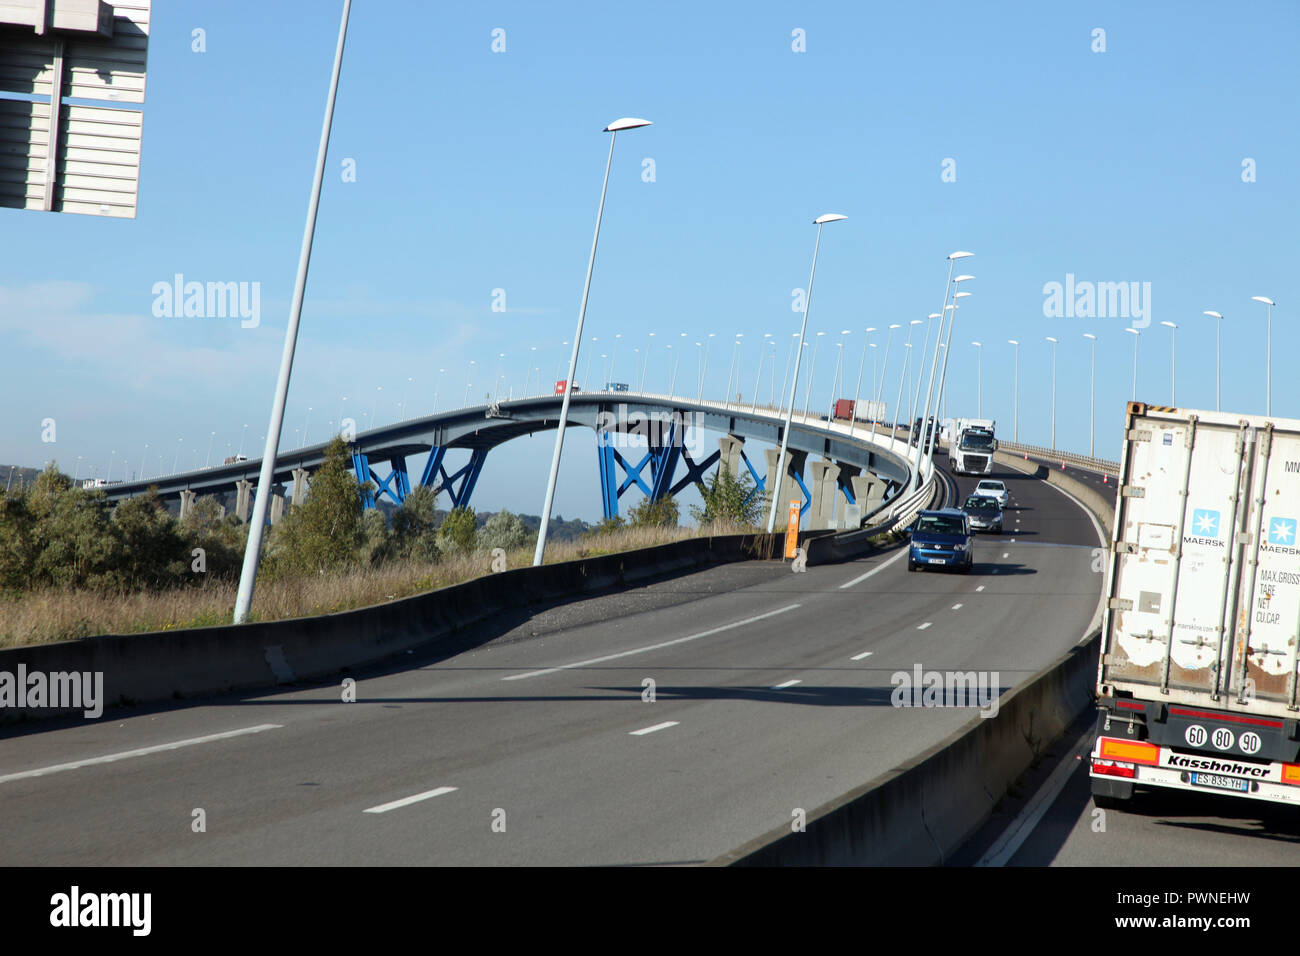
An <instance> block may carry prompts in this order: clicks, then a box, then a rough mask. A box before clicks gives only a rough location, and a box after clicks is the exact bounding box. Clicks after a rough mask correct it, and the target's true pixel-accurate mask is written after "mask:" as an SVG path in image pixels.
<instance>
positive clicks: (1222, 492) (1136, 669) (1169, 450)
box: [1091, 402, 1300, 805]
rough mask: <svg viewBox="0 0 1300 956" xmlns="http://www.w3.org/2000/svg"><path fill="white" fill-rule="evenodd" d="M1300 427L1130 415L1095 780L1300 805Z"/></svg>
mask: <svg viewBox="0 0 1300 956" xmlns="http://www.w3.org/2000/svg"><path fill="white" fill-rule="evenodd" d="M1298 524H1300V421H1296V420H1292V419H1278V418H1265V417H1263V416H1251V415H1234V414H1229V413H1220V412H1209V411H1192V410H1188V409H1181V408H1170V407H1167V406H1157V405H1145V404H1142V403H1140V402H1132V403H1130V404H1129V406H1128V411H1127V420H1126V423H1125V440H1124V450H1123V459H1122V463H1121V467H1120V478H1119V482H1118V488H1117V498H1116V508H1115V525H1114V528H1113V534H1112V538H1111V547H1110V551H1109V555H1108V559H1109V560H1108V567H1107V578H1106V599H1107V603H1106V608H1105V616H1104V618H1103V625H1102V644H1101V661H1100V667H1099V671H1098V684H1097V694H1098V704H1099V707H1100V714H1099V724H1098V735H1097V741H1096V743H1095V744H1094V747H1093V754H1092V764H1091V777H1092V784H1093V793H1094V796H1095V797H1097V798H1100V799H1098V801H1097V802H1098V803H1099V804H1100V803H1105V802H1106V801H1107V800H1109V801H1111V802H1114V801H1116V800H1123V799H1125V798H1127V797H1129V796H1131V795H1132V793H1133V790H1134V786H1135V785H1136V786H1139V787H1146V786H1151V787H1173V788H1176V789H1184V790H1209V791H1215V792H1219V793H1225V794H1231V795H1237V796H1244V797H1253V798H1256V799H1262V800H1272V801H1276V802H1282V803H1291V804H1296V805H1300V709H1298V708H1297V648H1298V647H1300V640H1298V637H1297V635H1298V632H1300V542H1298V541H1297V526H1298Z"/></svg>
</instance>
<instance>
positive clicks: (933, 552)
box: [907, 508, 975, 571]
mask: <svg viewBox="0 0 1300 956" xmlns="http://www.w3.org/2000/svg"><path fill="white" fill-rule="evenodd" d="M908 530H909V531H911V533H912V543H911V545H910V546H909V550H908V554H907V570H909V571H915V570H916V569H917V568H918V567H931V566H936V567H945V568H957V569H958V570H959V571H969V570H970V569H971V568H972V567H974V566H975V553H974V550H973V548H974V540H975V539H974V537H973V536H972V534H971V529H970V519H969V518H968V517H967V516H966V514H965V513H964V512H962V511H960V510H958V509H957V508H944V509H942V510H940V511H921V512H918V513H917V516H916V521H914V522H913V523H912V526H911V527H910V528H909V529H908Z"/></svg>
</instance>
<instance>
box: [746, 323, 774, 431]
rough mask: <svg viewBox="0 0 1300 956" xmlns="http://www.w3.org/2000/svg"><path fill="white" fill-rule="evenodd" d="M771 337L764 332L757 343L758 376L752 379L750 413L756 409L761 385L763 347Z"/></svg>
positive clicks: (770, 334) (768, 333) (769, 333)
mask: <svg viewBox="0 0 1300 956" xmlns="http://www.w3.org/2000/svg"><path fill="white" fill-rule="evenodd" d="M771 337H772V333H771V332H764V333H763V341H762V342H760V343H758V375H757V376H756V377H755V378H754V401H753V402H751V403H750V406H749V410H750V411H751V412H752V411H754V410H755V409H757V408H758V387H759V386H760V385H762V384H763V352H764V349H763V346H764V345H766V344H767V340H768V339H770V338H771Z"/></svg>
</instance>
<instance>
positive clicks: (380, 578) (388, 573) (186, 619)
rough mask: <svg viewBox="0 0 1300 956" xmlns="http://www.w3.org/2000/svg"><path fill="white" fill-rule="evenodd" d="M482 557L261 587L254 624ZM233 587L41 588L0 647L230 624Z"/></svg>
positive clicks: (323, 608)
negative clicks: (151, 589) (107, 590)
mask: <svg viewBox="0 0 1300 956" xmlns="http://www.w3.org/2000/svg"><path fill="white" fill-rule="evenodd" d="M750 530H753V529H747V528H739V527H730V526H717V525H715V526H710V527H707V528H625V529H623V530H620V531H615V532H612V533H609V534H603V535H600V536H599V537H593V538H585V539H582V540H578V541H561V542H553V543H551V544H549V545H548V546H547V549H546V563H547V564H556V563H559V562H561V561H573V560H576V559H578V558H587V557H595V556H597V555H602V554H613V553H616V552H620V551H632V550H635V549H638V548H649V547H654V546H655V545H660V544H668V543H670V542H673V541H681V540H683V539H686V538H695V537H708V536H714V535H722V534H739V533H742V532H745V531H750ZM532 560H533V549H532V547H531V546H529V547H527V548H520V549H518V550H516V551H514V552H513V553H511V554H509V555H508V556H507V566H508V567H511V568H519V567H526V566H528V565H530V564H532ZM490 564H491V558H490V556H488V555H487V554H482V553H476V554H471V555H461V556H451V557H444V558H443V559H442V560H441V561H439V562H437V563H436V564H427V563H405V564H394V565H389V566H385V567H381V568H376V569H365V570H354V571H348V572H342V573H338V574H333V575H321V576H320V577H317V578H296V579H290V580H282V581H266V580H261V581H259V582H258V586H257V593H256V596H255V597H254V599H253V612H252V614H251V615H250V617H251V618H252V619H253V620H260V621H273V620H282V619H284V618H292V617H309V616H314V615H318V614H332V613H335V612H338V611H348V610H352V609H354V608H360V607H368V606H370V605H374V604H381V603H383V602H384V601H391V600H393V599H395V598H402V597H409V596H411V595H413V594H420V593H423V592H425V591H432V590H435V589H437V588H443V587H447V586H449V585H452V584H459V583H461V582H463V581H468V580H470V579H472V578H476V577H480V576H482V575H484V574H488V573H490ZM235 591H236V584H235V582H221V581H216V582H212V583H210V584H209V585H208V586H205V587H202V588H174V589H172V590H167V591H154V592H136V593H131V594H98V593H94V592H90V591H72V590H44V591H35V592H29V593H26V594H21V595H18V596H16V597H14V598H11V599H3V600H0V647H17V646H22V645H30V644H46V643H50V642H53V641H66V640H73V639H76V638H82V637H93V636H96V635H100V634H137V633H145V632H148V631H170V630H177V629H181V628H190V627H212V626H215V625H220V624H229V623H230V619H231V617H232V615H233V614H234V609H235Z"/></svg>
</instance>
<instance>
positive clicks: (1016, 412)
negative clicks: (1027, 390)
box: [1007, 339, 1020, 445]
mask: <svg viewBox="0 0 1300 956" xmlns="http://www.w3.org/2000/svg"><path fill="white" fill-rule="evenodd" d="M1007 342H1008V344H1010V345H1014V346H1015V347H1016V359H1015V373H1014V375H1013V377H1012V385H1011V408H1012V413H1011V414H1012V420H1013V421H1014V423H1015V425H1014V429H1013V432H1012V435H1013V437H1012V441H1014V442H1015V443H1016V444H1017V445H1019V444H1020V343H1019V342H1017V341H1016V340H1015V339H1007Z"/></svg>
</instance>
